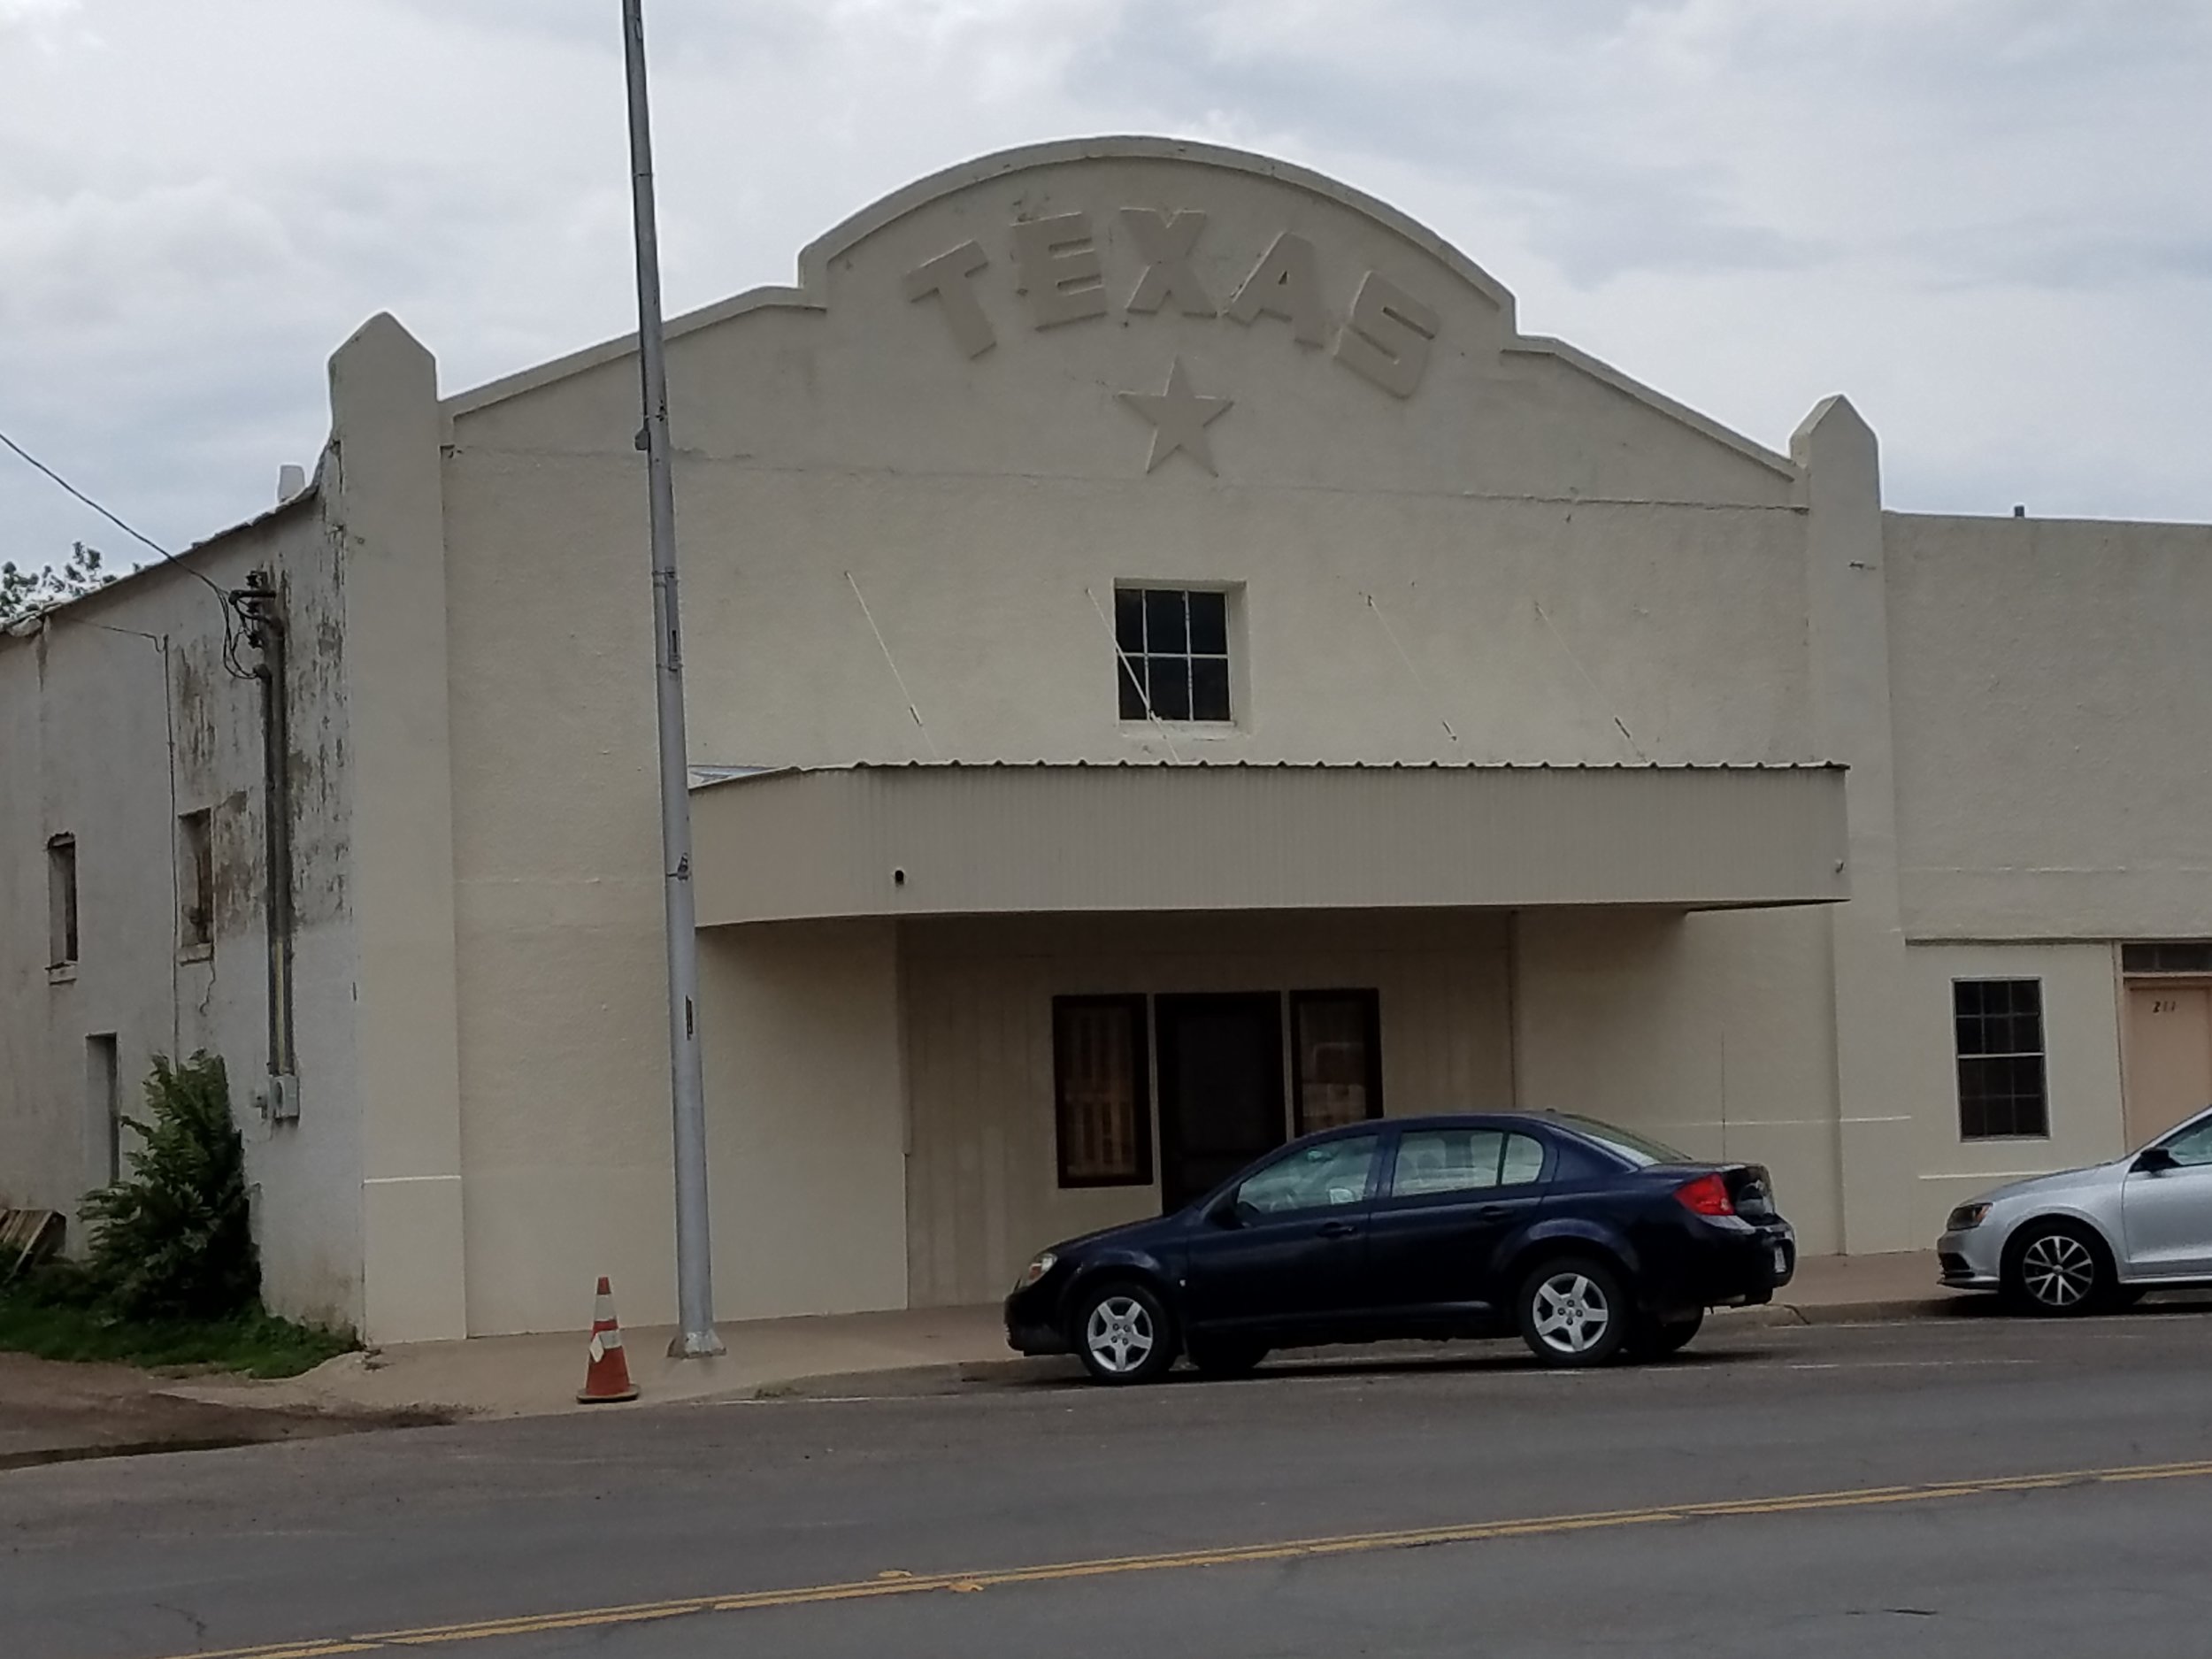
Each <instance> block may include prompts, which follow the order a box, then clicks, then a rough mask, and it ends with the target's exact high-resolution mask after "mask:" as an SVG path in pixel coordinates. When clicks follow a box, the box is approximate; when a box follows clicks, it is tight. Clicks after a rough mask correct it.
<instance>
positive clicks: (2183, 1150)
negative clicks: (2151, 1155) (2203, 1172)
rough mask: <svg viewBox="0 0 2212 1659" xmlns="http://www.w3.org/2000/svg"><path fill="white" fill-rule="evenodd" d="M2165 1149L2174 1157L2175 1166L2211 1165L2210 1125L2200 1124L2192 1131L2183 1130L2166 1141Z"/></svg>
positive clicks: (2211, 1124) (2211, 1132) (2211, 1140)
mask: <svg viewBox="0 0 2212 1659" xmlns="http://www.w3.org/2000/svg"><path fill="white" fill-rule="evenodd" d="M2165 1147H2166V1150H2167V1151H2169V1152H2170V1153H2172V1154H2173V1155H2174V1162H2175V1163H2177V1164H2190V1165H2195V1164H2212V1123H2201V1124H2199V1125H2197V1126H2196V1127H2195V1128H2193V1129H2187V1130H2184V1131H2183V1132H2182V1133H2180V1134H2177V1135H2176V1136H2174V1137H2173V1138H2172V1139H2171V1140H2170V1141H2167V1142H2166V1143H2165Z"/></svg>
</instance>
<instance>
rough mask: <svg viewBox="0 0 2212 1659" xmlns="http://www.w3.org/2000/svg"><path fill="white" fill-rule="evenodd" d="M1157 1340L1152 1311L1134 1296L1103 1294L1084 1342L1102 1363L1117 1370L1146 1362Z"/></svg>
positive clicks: (1121, 1370) (1087, 1324)
mask: <svg viewBox="0 0 2212 1659" xmlns="http://www.w3.org/2000/svg"><path fill="white" fill-rule="evenodd" d="M1157 1340H1158V1338H1157V1337H1156V1336H1155V1335H1154V1334H1153V1331H1152V1317H1151V1315H1149V1314H1148V1313H1147V1312H1146V1311H1145V1310H1144V1307H1143V1304H1142V1303H1141V1302H1138V1301H1137V1299H1136V1298H1135V1297H1134V1296H1107V1297H1103V1298H1102V1299H1101V1300H1100V1302H1099V1304H1098V1306H1096V1307H1095V1308H1093V1309H1092V1310H1091V1317H1090V1318H1089V1319H1088V1320H1087V1321H1086V1322H1085V1324H1084V1326H1083V1346H1084V1347H1085V1348H1088V1349H1089V1350H1090V1352H1091V1356H1092V1357H1093V1358H1094V1359H1096V1360H1097V1361H1098V1363H1100V1364H1101V1365H1102V1366H1103V1367H1105V1369H1106V1370H1108V1371H1113V1372H1115V1373H1117V1374H1118V1373H1120V1372H1123V1371H1135V1370H1136V1369H1137V1368H1138V1367H1139V1366H1141V1365H1142V1364H1143V1363H1144V1362H1145V1360H1146V1358H1147V1356H1149V1355H1150V1354H1151V1352H1152V1345H1153V1344H1154V1343H1155V1342H1156V1341H1157Z"/></svg>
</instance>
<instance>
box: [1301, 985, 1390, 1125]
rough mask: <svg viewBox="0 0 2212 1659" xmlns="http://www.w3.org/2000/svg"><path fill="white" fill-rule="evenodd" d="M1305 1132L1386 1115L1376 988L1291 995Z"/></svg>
mask: <svg viewBox="0 0 2212 1659" xmlns="http://www.w3.org/2000/svg"><path fill="white" fill-rule="evenodd" d="M1291 1019H1292V1027H1293V1029H1292V1038H1291V1041H1292V1043H1293V1056H1292V1057H1293V1058H1294V1061H1295V1062H1296V1067H1295V1071H1296V1079H1297V1101H1296V1104H1297V1120H1298V1133H1300V1134H1311V1133H1313V1132H1314V1131H1316V1130H1317V1129H1334V1128H1338V1127H1340V1126H1341V1125H1345V1124H1356V1123H1362V1122H1364V1121H1365V1120H1366V1119H1368V1118H1379V1117H1381V1116H1382V1102H1381V1100H1380V1099H1379V1098H1378V1095H1377V1092H1376V1090H1375V1087H1374V1079H1375V1075H1376V1071H1377V1069H1378V1068H1377V1065H1376V1056H1375V1045H1376V1043H1377V1041H1379V1039H1378V1036H1377V1033H1376V1030H1375V1026H1376V1024H1377V1020H1376V1002H1375V998H1374V996H1373V995H1372V994H1371V993H1361V994H1356V995H1314V994H1312V993H1310V992H1300V993H1298V994H1296V995H1294V996H1292V998H1291Z"/></svg>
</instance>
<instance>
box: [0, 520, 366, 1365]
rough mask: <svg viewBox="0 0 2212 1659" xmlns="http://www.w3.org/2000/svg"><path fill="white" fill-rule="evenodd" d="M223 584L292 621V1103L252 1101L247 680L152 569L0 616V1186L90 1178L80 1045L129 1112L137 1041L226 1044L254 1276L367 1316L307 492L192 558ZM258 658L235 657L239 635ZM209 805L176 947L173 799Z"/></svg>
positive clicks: (78, 1183)
mask: <svg viewBox="0 0 2212 1659" xmlns="http://www.w3.org/2000/svg"><path fill="white" fill-rule="evenodd" d="M188 557H189V560H190V564H191V566H192V569H193V570H194V571H196V572H199V574H200V575H202V576H204V577H206V578H207V580H209V581H211V582H212V583H214V584H215V585H216V586H218V587H220V588H236V587H239V586H241V585H242V584H243V582H244V580H245V577H246V574H247V572H249V571H250V570H253V569H256V568H261V569H267V570H272V571H273V572H276V573H277V574H278V578H279V580H280V582H281V584H282V587H283V590H284V593H285V595H286V605H287V610H288V613H289V614H290V616H291V618H292V619H293V620H292V626H293V638H294V648H293V650H292V653H291V670H290V688H289V689H290V702H291V708H292V718H291V745H292V751H291V752H292V763H291V772H292V780H293V813H292V839H293V848H294V859H295V872H296V886H295V901H294V902H295V907H296V924H297V926H296V944H295V983H296V997H297V1007H298V1015H297V1041H298V1064H299V1077H300V1079H301V1087H302V1094H303V1110H302V1113H301V1117H300V1119H299V1121H298V1122H297V1123H294V1124H274V1125H273V1124H271V1123H270V1122H269V1121H268V1120H267V1119H266V1118H265V1115H264V1114H263V1113H262V1112H261V1110H259V1109H258V1107H257V1096H259V1095H260V1094H261V1093H262V1092H263V1089H264V1081H263V1079H265V1076H266V1072H267V1064H266V1062H267V1040H266V1030H267V1026H266V1020H265V1008H266V962H267V956H266V943H265V941H266V938H267V934H266V931H265V910H264V907H263V895H264V892H265V883H266V875H267V861H266V858H265V842H264V839H263V834H264V832H263V817H262V803H263V799H264V792H263V787H262V735H261V733H262V726H261V696H260V690H259V687H258V686H257V683H256V682H254V681H251V680H240V679H237V678H235V677H234V676H233V675H232V674H231V673H230V672H229V671H228V670H227V668H226V667H225V665H224V663H223V651H222V646H223V637H224V633H223V609H222V606H221V603H220V602H219V600H218V598H217V596H216V595H215V594H214V593H212V592H211V591H210V590H209V588H207V587H205V586H203V585H202V583H201V582H200V581H199V580H197V578H196V577H195V576H194V575H192V574H190V573H189V572H186V571H182V570H177V569H162V568H157V569H153V570H150V571H147V572H143V573H142V574H140V575H138V576H136V577H133V578H128V579H126V580H123V581H121V582H119V583H118V584H117V585H115V586H114V587H112V588H109V589H107V590H105V591H104V592H103V593H101V594H99V595H96V596H95V597H93V598H90V599H87V600H83V601H81V602H79V603H75V604H73V605H70V606H68V607H66V608H65V609H64V610H62V611H59V612H57V613H55V614H53V615H52V616H51V617H50V618H49V619H48V621H47V622H46V624H45V625H44V626H43V627H42V628H41V629H39V630H38V631H37V632H36V633H35V634H32V635H30V636H29V637H0V1198H4V1199H5V1200H6V1201H10V1202H27V1203H34V1204H37V1205H41V1206H45V1207H50V1208H53V1209H57V1210H64V1211H65V1212H68V1213H70V1214H71V1215H72V1216H73V1215H74V1213H75V1210H76V1207H77V1203H78V1202H79V1200H80V1199H81V1197H82V1195H83V1194H84V1193H85V1192H86V1191H87V1190H88V1188H90V1187H93V1186H96V1185H97V1184H99V1183H100V1182H102V1181H104V1179H106V1176H107V1171H106V1167H105V1166H106V1143H105V1136H104V1127H103V1125H102V1122H101V1117H102V1102H100V1101H98V1100H97V1099H96V1098H95V1097H94V1095H95V1091H94V1090H93V1088H92V1087H91V1083H90V1079H88V1064H87V1041H88V1038H92V1037H105V1036H112V1037H113V1039H114V1041H115V1047H116V1054H117V1062H118V1064H117V1072H118V1079H119V1095H120V1099H121V1102H122V1105H123V1108H124V1110H126V1111H127V1112H129V1113H132V1114H134V1115H135V1114H139V1113H142V1110H143V1085H144V1081H145V1079H146V1076H147V1073H148V1070H149V1067H150V1060H151V1056H153V1055H155V1054H157V1053H163V1054H172V1055H186V1054H190V1053H192V1052H194V1051H196V1050H198V1049H203V1048H204V1049H206V1050H207V1051H209V1052H211V1053H213V1054H218V1055H220V1056H222V1057H223V1060H224V1062H225V1064H226V1065H227V1070H228V1071H229V1075H230V1081H231V1094H232V1102H233V1107H234V1111H235V1113H236V1115H237V1118H238V1120H239V1123H240V1125H241V1127H242V1130H243V1132H244V1134H245V1138H246V1141H247V1153H248V1169H249V1175H250V1179H251V1180H252V1182H253V1184H254V1187H255V1194H254V1217H255V1229H256V1233H257V1236H258V1238H259V1240H260V1242H261V1247H262V1257H263V1264H264V1273H265V1291H266V1295H267V1298H268V1300H269V1302H270V1303H271V1304H272V1305H273V1306H274V1307H276V1308H277V1309H279V1310H282V1311H284V1312H287V1313H290V1314H294V1315H298V1316H301V1317H311V1318H316V1319H322V1320H327V1321H331V1322H334V1323H339V1324H344V1325H356V1324H357V1323H358V1322H359V1320H360V1317H361V1304H360V1291H361V1272H360V1262H361V1233H360V1226H359V1206H360V1195H359V1194H360V1187H359V1182H360V1164H359V1134H360V1102H359V1098H358V1095H357V1092H356V1089H355V1077H356V1064H355V1063H356V1051H355V1046H354V1027H353V999H352V991H353V983H354V977H355V975H354V942H353V937H352V932H351V923H350V895H349V892H348V889H347V885H346V856H347V839H348V810H349V795H348V781H347V760H348V733H347V729H346V718H345V706H346V705H345V697H344V691H343V686H342V673H343V652H342V605H343V595H342V581H341V576H340V566H339V560H338V555H337V552H336V550H335V549H334V545H333V541H332V538H331V536H330V534H329V533H328V529H327V526H326V521H325V518H324V514H323V511H322V503H321V502H320V500H319V497H317V496H315V495H309V496H307V497H304V498H302V499H300V500H298V501H296V503H294V504H293V505H291V506H290V507H288V508H287V509H285V510H284V511H281V512H280V513H277V514H274V515H273V516H271V517H270V518H266V519H264V520H262V521H260V522H258V523H257V524H255V525H252V526H247V527H245V528H243V529H241V530H238V531H235V532H233V533H231V534H227V535H225V536H222V537H220V538H219V539H218V540H216V541H213V542H211V543H210V544H208V545H206V546H204V547H203V548H201V549H196V550H195V551H194V552H193V553H192V554H190V555H189V556H188ZM242 657H243V658H244V659H245V660H247V661H250V660H251V659H252V657H253V653H252V652H250V650H248V651H244V652H242ZM196 810H209V811H210V812H211V828H212V832H213V849H214V867H215V893H214V896H215V903H214V906H213V926H214V941H213V946H212V949H211V950H207V951H191V950H186V949H180V931H179V898H178V882H179V880H180V871H179V869H178V864H177V840H176V837H177V816H178V815H179V814H180V813H187V812H192V811H196ZM58 834H71V835H74V836H75V837H76V842H77V866H78V889H79V909H80V918H81V919H80V927H81V941H80V958H79V961H78V963H77V964H76V967H75V970H74V972H73V973H62V974H54V973H50V971H49V967H48V949H47V947H48V931H47V865H46V846H47V843H48V841H49V840H50V838H51V837H53V836H55V835H58Z"/></svg>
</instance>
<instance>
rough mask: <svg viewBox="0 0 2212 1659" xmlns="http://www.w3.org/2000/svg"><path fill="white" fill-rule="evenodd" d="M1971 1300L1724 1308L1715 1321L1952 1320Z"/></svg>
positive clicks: (1924, 1298) (1880, 1322) (1868, 1322)
mask: <svg viewBox="0 0 2212 1659" xmlns="http://www.w3.org/2000/svg"><path fill="white" fill-rule="evenodd" d="M1974 1300H1975V1299H1973V1298H1969V1297H1965V1296H1893V1297H1889V1298H1886V1299H1885V1300H1881V1301H1875V1302H1768V1303H1766V1304H1765V1305H1764V1306H1763V1307H1757V1308H1723V1309H1720V1310H1717V1314H1716V1317H1718V1318H1721V1319H1724V1320H1725V1321H1726V1322H1727V1323H1728V1324H1730V1325H1751V1326H1769V1325H1883V1324H1887V1323H1890V1322H1892V1321H1895V1320H1899V1319H1955V1318H1957V1317H1960V1316H1961V1315H1962V1314H1967V1313H1969V1312H1970V1310H1972V1309H1973V1306H1974Z"/></svg>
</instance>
